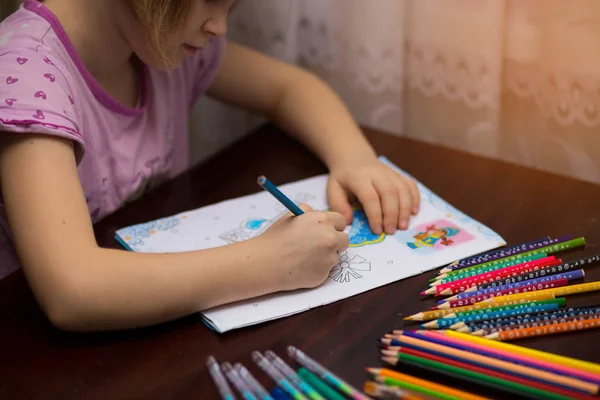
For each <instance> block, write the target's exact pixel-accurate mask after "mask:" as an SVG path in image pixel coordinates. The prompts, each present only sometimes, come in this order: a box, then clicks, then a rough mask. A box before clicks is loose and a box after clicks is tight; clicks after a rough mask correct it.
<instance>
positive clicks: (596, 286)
mask: <svg viewBox="0 0 600 400" xmlns="http://www.w3.org/2000/svg"><path fill="white" fill-rule="evenodd" d="M596 290H600V281H595V282H588V283H580V284H579V285H570V286H562V287H556V288H552V289H544V290H538V291H535V292H527V293H517V294H510V295H506V296H498V297H495V298H493V299H487V300H483V301H482V302H481V303H488V302H490V300H498V299H504V300H513V299H521V298H523V297H526V296H527V295H532V294H534V293H537V294H541V295H544V294H547V293H551V294H553V295H554V296H567V295H569V294H579V293H586V292H593V291H596Z"/></svg>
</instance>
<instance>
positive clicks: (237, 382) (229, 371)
mask: <svg viewBox="0 0 600 400" xmlns="http://www.w3.org/2000/svg"><path fill="white" fill-rule="evenodd" d="M221 370H223V373H224V374H225V376H226V377H227V379H229V382H231V383H232V384H233V386H235V388H236V389H237V390H238V391H239V392H240V393H241V394H242V397H243V398H244V399H246V400H258V399H257V398H256V396H254V394H252V389H251V388H250V387H249V386H248V385H247V384H246V382H244V381H243V380H242V378H241V377H240V375H239V374H238V373H237V371H236V370H234V369H233V367H232V366H231V364H230V363H228V362H224V363H223V364H221Z"/></svg>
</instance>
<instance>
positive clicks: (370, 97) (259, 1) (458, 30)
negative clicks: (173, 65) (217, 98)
mask: <svg viewBox="0 0 600 400" xmlns="http://www.w3.org/2000/svg"><path fill="white" fill-rule="evenodd" d="M15 3H17V1H15V0H0V13H2V15H4V16H5V15H6V14H7V13H8V12H9V10H11V9H12V7H14V5H15ZM229 36H230V37H231V39H232V40H235V41H238V42H240V43H243V44H246V45H249V46H251V47H253V48H256V49H260V50H262V51H264V52H266V53H268V54H270V55H273V56H275V57H277V58H280V59H283V60H285V61H288V62H293V63H297V64H299V65H302V66H304V67H306V68H308V69H310V70H312V71H314V72H315V73H317V74H318V75H319V76H321V77H322V78H323V79H324V80H326V81H327V82H329V83H330V84H331V85H332V86H333V87H334V88H335V90H336V91H337V92H338V93H339V94H340V95H341V96H342V97H343V99H344V100H345V101H346V102H347V104H348V105H349V107H350V109H351V110H352V112H353V114H354V116H355V118H356V119H357V120H358V121H359V122H360V123H361V124H364V125H368V126H372V127H375V128H378V129H382V130H385V131H388V132H390V133H392V134H395V135H401V136H407V137H411V138H415V139H418V140H423V141H427V142H431V143H435V144H440V145H443V146H447V147H451V148H454V149H459V150H463V151H467V152H471V153H475V154H479V155H483V156H488V157H492V158H497V159H502V160H506V161H509V162H513V163H517V164H521V165H525V166H529V167H534V168H538V169H542V170H546V171H551V172H555V173H558V174H562V175H567V176H571V177H574V178H578V179H582V180H586V181H590V182H595V183H598V184H600V1H598V0H570V1H563V0H443V1H441V0H370V1H364V0H239V4H238V7H237V8H236V9H235V10H234V12H233V14H232V16H231V20H230V26H229ZM194 111H195V112H194V116H193V118H192V121H191V124H192V125H191V126H192V129H193V131H194V134H193V135H192V137H191V142H192V159H193V160H194V161H195V162H199V161H202V160H204V159H205V158H206V157H208V156H210V155H211V154H213V153H214V152H216V151H218V150H220V149H221V148H223V147H224V146H226V145H228V144H229V143H231V142H233V141H234V140H236V139H237V138H239V137H240V136H242V135H244V134H245V133H246V132H248V131H249V130H250V129H252V128H253V127H255V126H257V125H258V124H259V123H260V122H261V119H260V118H257V117H255V116H252V115H248V114H246V113H244V112H242V111H239V110H234V109H231V108H229V107H227V106H224V105H222V104H218V103H216V102H214V101H212V100H210V99H203V100H202V101H200V102H199V104H198V105H197V106H196V107H195V110H194Z"/></svg>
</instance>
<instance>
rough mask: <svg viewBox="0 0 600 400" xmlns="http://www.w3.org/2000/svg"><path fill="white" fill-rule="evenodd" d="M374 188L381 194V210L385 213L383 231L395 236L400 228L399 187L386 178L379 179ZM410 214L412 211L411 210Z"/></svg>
mask: <svg viewBox="0 0 600 400" xmlns="http://www.w3.org/2000/svg"><path fill="white" fill-rule="evenodd" d="M373 186H374V187H375V189H376V190H377V192H378V193H379V198H380V199H381V208H382V211H383V229H384V231H385V233H387V234H389V235H393V234H394V233H395V232H396V229H397V228H398V226H399V221H400V220H401V219H400V220H399V219H398V218H399V214H400V215H401V213H402V212H401V211H400V212H399V208H400V207H402V204H401V203H400V196H398V189H399V188H398V186H397V185H394V183H393V182H392V181H391V180H390V179H388V178H387V177H385V176H380V177H377V178H376V179H375V180H374V181H373ZM409 212H410V210H409Z"/></svg>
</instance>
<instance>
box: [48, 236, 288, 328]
mask: <svg viewBox="0 0 600 400" xmlns="http://www.w3.org/2000/svg"><path fill="white" fill-rule="evenodd" d="M259 250H260V251H259ZM268 258H269V257H268V254H265V253H264V249H259V248H258V246H256V244H255V243H254V241H252V240H250V241H246V242H242V243H238V244H233V245H229V246H223V247H219V248H214V249H209V250H203V251H197V252H186V253H172V254H149V253H129V252H125V251H118V250H108V249H101V248H98V249H97V250H95V251H94V252H92V254H90V255H89V259H87V260H81V263H82V264H84V265H81V266H78V268H77V272H76V273H75V274H74V276H73V277H72V279H69V284H68V286H67V285H63V287H61V288H57V292H60V293H61V295H60V300H56V301H54V302H53V303H52V304H53V307H50V309H49V310H48V314H49V317H50V319H51V320H53V322H54V324H55V325H57V326H58V327H59V328H62V329H65V330H72V331H97V330H117V329H127V328H135V327H142V326H148V325H153V324H157V323H161V322H165V321H169V320H172V319H176V318H179V317H182V316H185V315H189V314H192V313H194V312H198V311H201V310H204V309H207V308H210V307H214V306H217V305H221V304H225V303H229V302H233V301H237V300H242V299H246V298H250V297H255V296H260V295H263V294H265V293H268V292H272V291H276V290H277V281H276V277H275V276H273V274H268V273H267V272H266V271H267V268H265V266H266V265H267V263H268V262H269V261H268V260H267V259H268ZM58 297H59V296H58V295H57V298H58Z"/></svg>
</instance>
